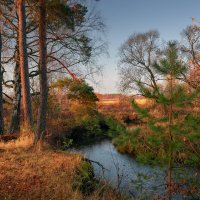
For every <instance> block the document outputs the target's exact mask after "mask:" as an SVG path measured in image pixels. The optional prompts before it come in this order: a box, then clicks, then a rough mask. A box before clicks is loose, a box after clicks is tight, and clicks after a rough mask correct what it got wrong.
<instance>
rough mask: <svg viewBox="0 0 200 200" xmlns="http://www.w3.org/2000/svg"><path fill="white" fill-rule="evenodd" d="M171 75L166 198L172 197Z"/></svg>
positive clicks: (169, 199) (171, 82) (171, 84)
mask: <svg viewBox="0 0 200 200" xmlns="http://www.w3.org/2000/svg"><path fill="white" fill-rule="evenodd" d="M172 96H173V76H172V74H170V105H169V136H168V137H169V138H168V140H169V141H168V142H169V161H168V200H171V199H172V161H173V152H172V144H171V143H172V140H173V136H172V125H173V103H172V98H173V97H172Z"/></svg>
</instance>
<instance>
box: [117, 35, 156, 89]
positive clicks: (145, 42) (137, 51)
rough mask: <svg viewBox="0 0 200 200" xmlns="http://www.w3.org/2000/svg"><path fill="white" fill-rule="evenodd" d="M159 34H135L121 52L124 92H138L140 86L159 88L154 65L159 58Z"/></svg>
mask: <svg viewBox="0 0 200 200" xmlns="http://www.w3.org/2000/svg"><path fill="white" fill-rule="evenodd" d="M158 39H159V33H158V32H157V31H149V32H146V33H140V34H133V35H132V36H130V37H129V39H128V40H127V41H126V42H125V43H124V44H123V45H122V46H121V48H120V50H119V56H120V61H119V76H120V86H121V89H122V90H123V91H134V90H135V91H138V84H139V83H142V84H144V85H146V86H148V87H153V88H156V87H157V83H156V82H157V80H158V78H159V77H158V76H157V75H156V74H155V73H154V69H153V68H152V64H153V62H154V61H155V58H156V57H158V56H159V47H158Z"/></svg>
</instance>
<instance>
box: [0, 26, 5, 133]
mask: <svg viewBox="0 0 200 200" xmlns="http://www.w3.org/2000/svg"><path fill="white" fill-rule="evenodd" d="M1 52H2V36H1V29H0V135H1V134H3V131H4V120H3V88H2V81H3V70H2V64H1Z"/></svg>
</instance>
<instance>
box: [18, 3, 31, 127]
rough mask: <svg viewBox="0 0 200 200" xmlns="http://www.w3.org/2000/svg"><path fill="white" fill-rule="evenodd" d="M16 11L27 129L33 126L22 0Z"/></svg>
mask: <svg viewBox="0 0 200 200" xmlns="http://www.w3.org/2000/svg"><path fill="white" fill-rule="evenodd" d="M17 11H18V18H19V24H18V28H19V30H18V31H19V33H18V34H19V38H18V39H19V58H20V59H19V60H20V75H21V86H22V104H23V112H24V124H25V126H27V127H28V128H31V127H32V125H33V117H32V103H31V94H30V82H29V70H28V56H27V42H26V16H25V5H24V0H17Z"/></svg>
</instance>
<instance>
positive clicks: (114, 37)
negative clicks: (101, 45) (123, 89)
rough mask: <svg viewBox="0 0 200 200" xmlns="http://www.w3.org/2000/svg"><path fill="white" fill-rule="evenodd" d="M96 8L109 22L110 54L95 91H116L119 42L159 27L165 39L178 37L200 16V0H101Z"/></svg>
mask: <svg viewBox="0 0 200 200" xmlns="http://www.w3.org/2000/svg"><path fill="white" fill-rule="evenodd" d="M97 8H98V9H99V10H100V11H101V15H102V17H103V19H104V22H105V24H106V26H107V30H106V38H107V42H108V45H109V49H108V52H109V54H110V56H109V57H105V58H104V59H102V61H101V64H102V65H103V66H104V72H103V78H102V82H101V83H100V85H99V86H98V87H95V91H96V92H101V93H117V92H119V91H118V87H117V82H118V77H117V76H118V75H117V63H118V61H119V58H118V56H117V54H118V49H119V47H120V45H121V44H122V43H123V42H124V41H125V40H126V39H127V38H128V37H129V36H130V35H131V34H132V33H135V32H136V33H138V32H145V31H148V30H152V29H153V30H154V29H156V30H158V31H159V32H160V35H161V39H162V40H163V41H168V40H179V39H180V32H181V31H182V30H183V29H184V28H185V27H186V26H187V25H190V24H192V17H194V18H196V19H199V20H200V0H100V1H98V2H97Z"/></svg>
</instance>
